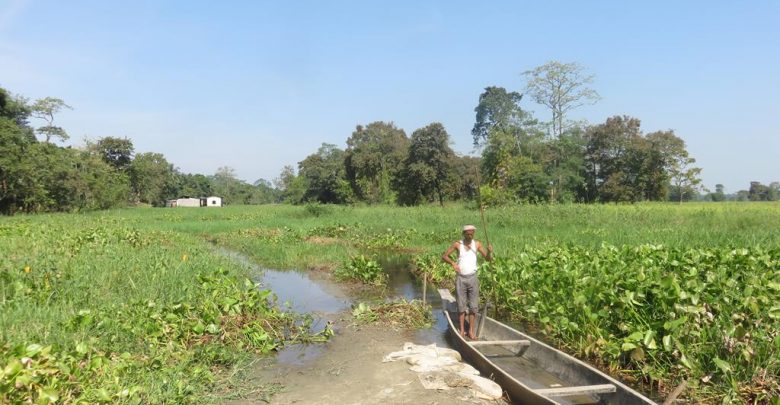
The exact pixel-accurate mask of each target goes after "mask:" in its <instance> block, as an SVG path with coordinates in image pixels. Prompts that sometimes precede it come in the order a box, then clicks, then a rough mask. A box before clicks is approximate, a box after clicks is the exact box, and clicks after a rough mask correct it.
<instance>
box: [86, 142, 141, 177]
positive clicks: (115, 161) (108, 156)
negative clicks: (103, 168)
mask: <svg viewBox="0 0 780 405" xmlns="http://www.w3.org/2000/svg"><path fill="white" fill-rule="evenodd" d="M87 149H89V150H90V151H92V152H93V153H96V154H97V155H98V156H100V158H101V159H103V161H104V162H106V163H108V164H109V165H111V166H113V167H114V168H115V169H116V170H119V171H126V170H127V169H129V168H130V164H131V163H132V162H133V153H134V152H135V147H134V146H133V141H131V140H129V139H127V138H116V137H113V136H106V137H103V138H100V139H98V140H97V142H94V143H91V142H90V143H88V144H87Z"/></svg>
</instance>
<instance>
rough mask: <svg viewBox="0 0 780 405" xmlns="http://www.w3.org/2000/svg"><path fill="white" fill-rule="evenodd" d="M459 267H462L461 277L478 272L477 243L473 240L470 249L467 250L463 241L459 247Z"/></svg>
mask: <svg viewBox="0 0 780 405" xmlns="http://www.w3.org/2000/svg"><path fill="white" fill-rule="evenodd" d="M458 267H460V275H461V276H468V275H470V274H474V273H476V272H477V241H475V240H472V241H471V246H470V247H469V248H466V245H465V244H464V243H463V241H460V245H459V246H458Z"/></svg>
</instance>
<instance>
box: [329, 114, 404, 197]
mask: <svg viewBox="0 0 780 405" xmlns="http://www.w3.org/2000/svg"><path fill="white" fill-rule="evenodd" d="M408 144H409V139H408V138H407V137H406V133H405V132H404V131H403V130H402V129H398V128H396V126H395V125H394V124H393V123H385V122H380V121H377V122H372V123H370V124H368V125H367V126H365V127H363V126H362V125H358V127H357V128H356V129H355V131H354V132H353V133H352V136H350V137H349V139H347V150H346V152H345V156H344V168H345V170H346V178H347V180H348V181H349V184H350V186H351V187H352V190H353V191H354V194H355V196H356V197H357V198H358V199H360V200H362V201H366V202H369V203H392V202H393V201H394V198H395V196H394V195H393V193H392V190H391V187H390V186H391V182H392V180H393V179H394V178H395V177H396V175H397V172H398V170H400V168H401V167H402V164H401V163H402V162H403V160H404V157H405V156H406V153H407V148H408Z"/></svg>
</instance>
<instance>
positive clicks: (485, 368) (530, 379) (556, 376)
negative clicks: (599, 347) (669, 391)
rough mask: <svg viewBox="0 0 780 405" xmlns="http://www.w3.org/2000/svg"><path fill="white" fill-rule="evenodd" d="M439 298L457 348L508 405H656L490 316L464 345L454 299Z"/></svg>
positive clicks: (447, 293) (446, 293)
mask: <svg viewBox="0 0 780 405" xmlns="http://www.w3.org/2000/svg"><path fill="white" fill-rule="evenodd" d="M439 295H440V296H441V301H442V307H443V308H442V309H443V312H444V316H445V318H446V319H447V322H448V323H449V330H450V334H451V336H452V342H453V344H454V346H456V349H457V350H459V351H460V352H461V355H462V356H463V357H464V358H465V359H466V360H467V361H468V362H470V363H471V364H472V365H473V366H474V367H476V368H477V369H478V370H479V371H480V372H481V373H482V375H483V376H485V377H489V378H492V379H493V380H495V381H496V382H497V383H498V384H500V385H501V387H502V388H503V389H504V391H505V392H506V394H507V396H508V397H509V399H510V400H511V401H512V403H516V404H655V402H653V401H651V400H650V399H648V398H646V397H644V396H643V395H642V394H640V393H638V392H636V391H634V390H633V389H631V388H629V387H627V386H626V385H624V384H622V383H621V382H620V381H618V380H616V379H614V378H612V377H610V376H608V375H607V374H604V373H603V372H601V371H599V370H598V369H596V368H594V367H592V366H590V365H589V364H587V363H585V362H582V361H580V360H577V359H576V358H574V357H572V356H570V355H568V354H566V353H563V352H561V351H559V350H557V349H555V348H553V347H551V346H549V345H546V344H544V343H542V342H541V341H539V340H537V339H534V338H533V337H531V336H528V335H526V334H524V333H522V332H520V331H518V330H516V329H513V328H511V327H509V326H507V325H505V324H503V323H501V322H498V321H496V320H495V319H492V318H490V317H487V316H486V317H485V319H484V321H482V328H481V331H480V332H479V333H480V335H479V339H478V340H475V341H471V340H466V339H465V338H464V337H462V336H461V335H460V333H459V328H458V326H457V322H458V313H457V305H456V303H455V299H454V298H453V297H452V294H451V293H450V291H449V290H446V289H440V290H439ZM480 317H481V315H477V324H478V325H479V322H480V321H481V320H480Z"/></svg>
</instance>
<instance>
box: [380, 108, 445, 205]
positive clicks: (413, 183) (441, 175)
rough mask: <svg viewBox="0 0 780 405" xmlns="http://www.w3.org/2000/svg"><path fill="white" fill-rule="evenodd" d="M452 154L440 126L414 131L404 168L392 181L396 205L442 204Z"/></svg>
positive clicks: (434, 124) (435, 125) (437, 124)
mask: <svg viewBox="0 0 780 405" xmlns="http://www.w3.org/2000/svg"><path fill="white" fill-rule="evenodd" d="M454 155H455V153H454V152H453V151H452V149H451V148H450V146H449V134H447V131H446V130H445V129H444V126H442V125H441V124H439V123H433V124H430V125H428V126H426V127H425V128H421V129H418V130H416V131H414V133H413V134H412V138H411V142H410V145H409V149H408V153H407V156H406V159H405V160H404V167H403V169H402V170H401V171H400V172H399V173H398V176H397V177H396V181H395V182H394V186H395V188H396V192H397V194H398V203H399V204H402V205H416V204H419V203H420V202H422V201H426V202H428V201H434V200H435V199H438V200H439V204H441V205H443V204H444V187H445V186H444V182H445V181H447V178H448V177H449V173H450V170H451V168H450V163H451V161H452V157H453V156H454Z"/></svg>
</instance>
